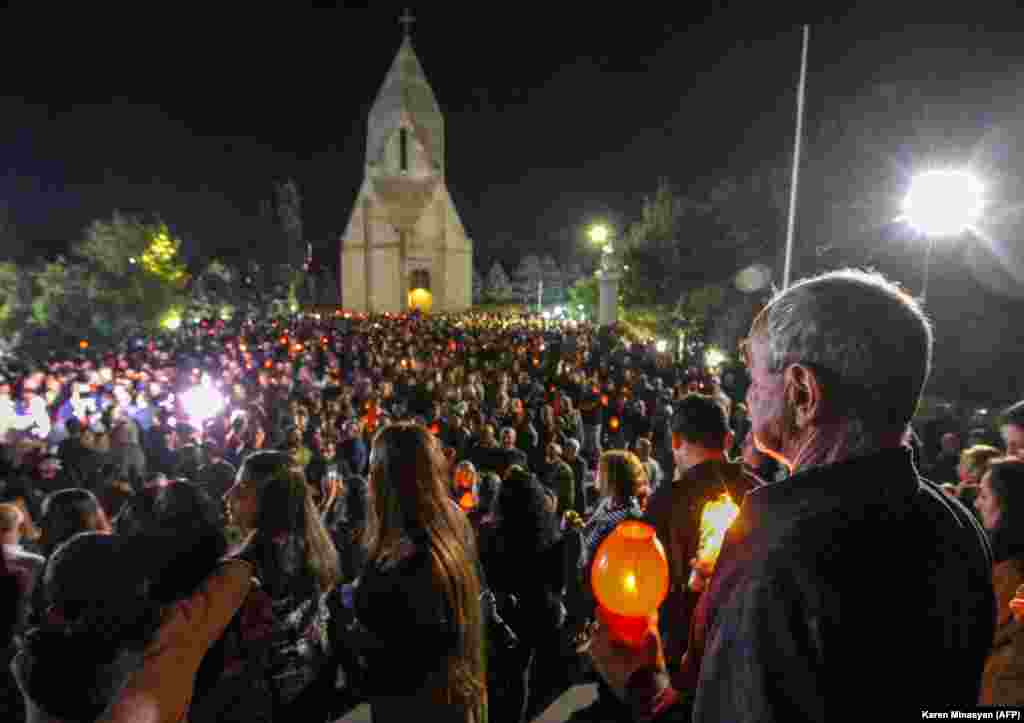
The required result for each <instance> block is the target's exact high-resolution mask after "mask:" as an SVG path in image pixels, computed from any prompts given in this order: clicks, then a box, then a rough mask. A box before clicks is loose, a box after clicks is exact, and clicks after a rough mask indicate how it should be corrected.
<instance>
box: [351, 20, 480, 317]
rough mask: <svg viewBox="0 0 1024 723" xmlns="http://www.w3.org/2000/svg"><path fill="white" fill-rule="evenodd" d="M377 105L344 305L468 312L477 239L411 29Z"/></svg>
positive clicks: (354, 223)
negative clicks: (457, 200) (457, 197)
mask: <svg viewBox="0 0 1024 723" xmlns="http://www.w3.org/2000/svg"><path fill="white" fill-rule="evenodd" d="M411 20H412V19H411V18H410V17H409V16H408V14H406V16H405V17H403V19H402V21H403V23H405V37H404V39H403V41H402V45H401V47H400V48H399V49H398V55H397V56H396V57H395V60H394V62H393V63H392V64H391V69H390V70H389V71H388V74H387V76H386V77H385V79H384V84H383V85H382V86H381V89H380V92H379V93H378V94H377V99H376V100H375V101H374V104H373V107H372V109H371V110H370V115H369V119H368V122H367V134H366V167H365V171H364V175H363V183H362V186H361V187H360V189H359V194H358V196H357V198H356V202H355V205H354V206H353V207H352V213H351V215H350V216H349V221H348V226H347V227H346V229H345V234H344V236H343V237H342V239H341V265H340V266H341V279H340V281H341V302H342V305H343V306H344V307H345V308H346V309H351V310H352V311H363V312H371V313H379V314H380V313H392V314H396V313H401V312H404V311H407V310H411V309H419V310H420V311H423V312H430V311H433V312H435V313H450V312H459V311H465V310H466V309H468V308H469V307H470V305H471V303H472V297H473V242H472V241H471V240H470V238H469V237H468V236H467V235H466V230H465V228H464V227H463V225H462V221H461V220H460V219H459V214H458V212H457V211H456V210H455V204H454V203H453V202H452V198H451V195H450V194H449V193H448V186H447V183H446V181H445V155H444V151H445V138H444V116H443V115H442V114H441V109H440V107H439V106H438V104H437V99H436V98H435V97H434V92H433V90H431V88H430V84H429V83H428V82H427V79H426V76H425V75H424V73H423V68H422V66H421V65H420V61H419V58H417V57H416V53H415V52H414V51H413V48H412V41H411V39H410V36H409V23H411Z"/></svg>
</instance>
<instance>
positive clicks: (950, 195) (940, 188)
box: [903, 170, 985, 237]
mask: <svg viewBox="0 0 1024 723" xmlns="http://www.w3.org/2000/svg"><path fill="white" fill-rule="evenodd" d="M984 193H985V187H984V185H982V183H981V181H979V180H978V178H977V177H976V176H974V175H973V174H971V173H969V172H967V171H960V170H937V171H928V172H927V173H922V174H920V175H918V176H915V177H914V179H913V181H912V182H911V185H910V192H909V193H908V194H907V197H906V198H905V199H904V200H903V215H904V218H905V219H906V221H907V222H908V223H909V224H910V225H911V226H913V227H914V228H916V229H917V230H918V231H921V232H922V233H924V234H927V235H928V236H936V237H943V236H957V235H959V234H961V233H963V232H964V231H967V230H969V229H971V228H972V227H974V226H975V224H977V222H978V221H979V219H980V218H981V214H982V212H983V211H984V210H985V199H984Z"/></svg>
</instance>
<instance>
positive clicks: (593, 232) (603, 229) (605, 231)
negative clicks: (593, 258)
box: [588, 223, 613, 254]
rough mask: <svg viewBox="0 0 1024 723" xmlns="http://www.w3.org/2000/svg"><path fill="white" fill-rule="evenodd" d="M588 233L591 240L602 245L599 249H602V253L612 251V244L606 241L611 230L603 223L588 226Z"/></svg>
mask: <svg viewBox="0 0 1024 723" xmlns="http://www.w3.org/2000/svg"><path fill="white" fill-rule="evenodd" d="M588 235H589V236H590V240H591V241H593V242H594V243H595V244H597V245H598V246H601V247H602V248H601V250H602V251H604V253H606V254H610V253H612V251H613V249H612V245H611V242H610V241H608V239H609V237H610V236H611V230H610V229H609V228H608V227H607V226H605V225H604V224H603V223H598V224H594V225H593V226H591V227H590V231H589V232H588Z"/></svg>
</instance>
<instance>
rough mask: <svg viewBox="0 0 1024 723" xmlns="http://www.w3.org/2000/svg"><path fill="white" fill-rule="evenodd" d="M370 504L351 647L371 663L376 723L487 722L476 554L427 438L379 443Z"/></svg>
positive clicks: (388, 432)
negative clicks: (405, 722) (365, 555)
mask: <svg viewBox="0 0 1024 723" xmlns="http://www.w3.org/2000/svg"><path fill="white" fill-rule="evenodd" d="M369 499H370V513H369V519H368V524H367V530H366V541H367V549H368V560H367V564H366V567H365V569H364V570H363V574H362V576H361V577H360V578H359V580H358V585H357V586H356V587H355V592H354V595H353V607H354V611H355V615H356V618H357V621H356V623H355V624H354V625H353V628H352V631H351V634H350V636H349V638H350V641H351V643H350V644H352V645H353V646H355V647H357V649H358V650H359V651H360V653H361V654H362V655H363V657H365V659H366V660H367V681H368V683H369V686H368V689H367V690H366V691H365V692H366V693H367V695H368V697H369V700H370V706H371V710H372V713H373V718H374V720H375V721H392V720H395V721H398V720H416V719H419V720H430V721H458V722H459V723H467V722H474V723H475V722H478V721H484V720H486V715H487V692H486V680H485V672H484V667H485V666H484V651H483V647H484V635H483V620H482V613H481V604H480V593H481V585H480V578H479V573H478V570H477V564H478V563H477V556H476V549H475V547H476V546H475V544H474V541H473V533H472V529H471V528H470V526H469V523H468V521H467V520H466V518H465V516H464V515H462V514H461V513H460V511H459V509H458V506H457V505H456V504H455V503H454V502H452V499H451V495H450V493H449V482H448V472H447V469H446V465H445V461H444V456H443V455H442V453H441V448H440V444H439V443H438V441H437V439H436V438H435V437H434V436H433V435H432V434H431V433H430V432H429V431H428V430H427V429H426V428H424V427H422V426H419V425H414V424H405V423H400V424H393V425H390V426H388V427H385V428H384V429H382V430H381V431H380V432H379V433H378V434H377V437H376V439H375V440H374V443H373V451H372V453H371V456H370V496H369ZM396 661H401V664H400V665H396V664H395V663H396Z"/></svg>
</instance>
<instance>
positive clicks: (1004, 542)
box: [988, 457, 1024, 559]
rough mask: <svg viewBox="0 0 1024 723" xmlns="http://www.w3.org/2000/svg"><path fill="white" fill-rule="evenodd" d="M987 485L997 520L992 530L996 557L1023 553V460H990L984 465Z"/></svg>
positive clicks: (1023, 555)
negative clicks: (993, 500)
mask: <svg viewBox="0 0 1024 723" xmlns="http://www.w3.org/2000/svg"><path fill="white" fill-rule="evenodd" d="M988 476H989V477H988V479H989V486H990V487H991V488H992V493H993V494H994V495H995V497H996V501H997V502H998V504H999V521H998V522H997V523H996V528H995V529H994V530H993V531H992V543H993V547H994V548H997V549H996V550H995V553H996V556H997V559H999V558H1001V559H1006V558H1007V557H1011V556H1012V557H1024V461H1021V460H1018V459H1014V458H1010V457H1007V458H1003V459H997V460H994V461H993V462H991V463H990V464H989V469H988Z"/></svg>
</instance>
